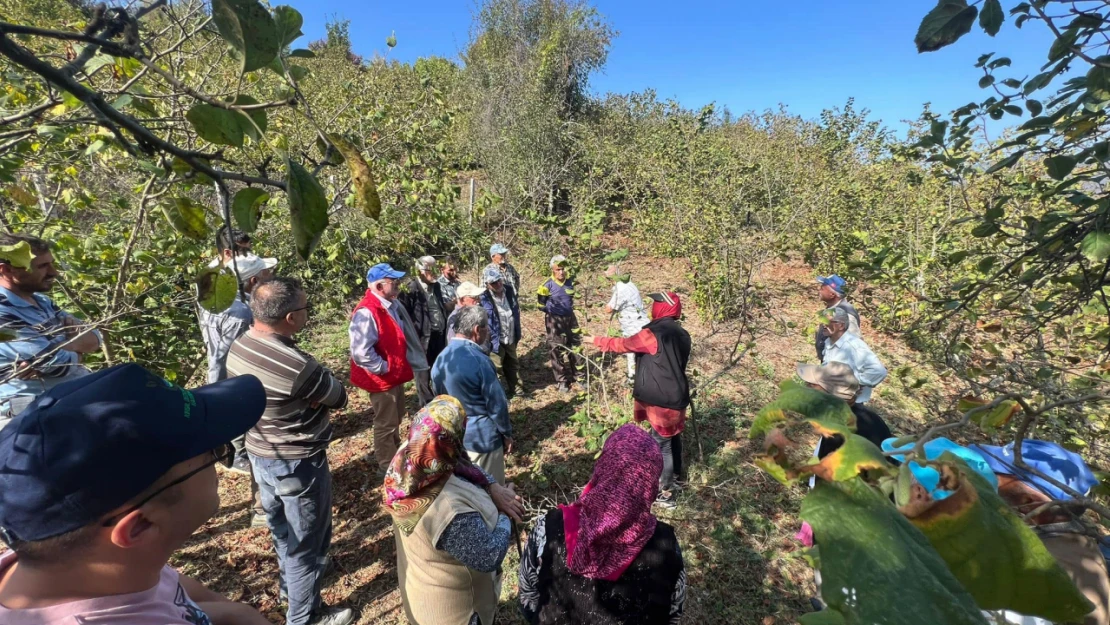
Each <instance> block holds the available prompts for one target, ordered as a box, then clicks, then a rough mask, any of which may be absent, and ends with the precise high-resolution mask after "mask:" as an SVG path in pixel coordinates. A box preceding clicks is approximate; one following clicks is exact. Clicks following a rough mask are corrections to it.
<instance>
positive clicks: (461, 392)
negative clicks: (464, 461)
mask: <svg viewBox="0 0 1110 625" xmlns="http://www.w3.org/2000/svg"><path fill="white" fill-rule="evenodd" d="M432 385H433V387H434V388H435V392H436V394H437V395H450V396H451V397H454V398H455V399H457V400H459V402H461V403H462V405H463V408H465V409H466V434H465V435H464V436H463V447H465V448H466V450H467V451H473V452H476V453H480V454H484V453H489V452H491V451H494V450H495V449H498V448H500V447H502V446H504V444H505V443H504V440H503V439H502V437H504V436H509V437H511V436H512V435H513V426H512V424H511V423H509V401H508V399H506V398H505V390H504V389H502V388H501V382H500V381H499V380H498V379H497V372H496V371H495V370H494V369H493V361H491V360H490V358H489V356H487V355H486V354H485V352H483V351H482V348H480V347H478V345H477V344H475V343H474V342H473V341H468V340H467V339H460V338H453V339H451V340H450V341H449V342H448V343H447V348H446V349H444V350H443V351H442V352H440V354H439V357H438V358H436V362H435V364H434V365H432Z"/></svg>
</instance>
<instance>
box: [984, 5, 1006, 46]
mask: <svg viewBox="0 0 1110 625" xmlns="http://www.w3.org/2000/svg"><path fill="white" fill-rule="evenodd" d="M1005 20H1006V15H1005V14H1004V13H1003V12H1002V5H1001V4H1000V3H999V2H998V0H986V2H984V3H983V10H982V11H980V12H979V26H981V27H982V28H983V30H984V31H986V33H987V34H988V35H990V36H991V37H993V36H995V35H997V34H998V31H999V30H1000V29H1001V28H1002V22H1003V21H1005Z"/></svg>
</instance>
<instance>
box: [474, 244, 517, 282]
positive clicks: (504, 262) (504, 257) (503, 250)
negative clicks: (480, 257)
mask: <svg viewBox="0 0 1110 625" xmlns="http://www.w3.org/2000/svg"><path fill="white" fill-rule="evenodd" d="M489 257H490V260H491V261H493V264H495V265H497V266H498V267H500V268H501V273H502V274H504V275H505V278H506V280H507V281H506V284H508V285H509V286H511V287H513V292H514V293H520V273H519V272H517V270H516V267H513V266H512V264H510V263H509V248H507V247H505V246H504V245H503V244H501V243H494V244H493V246H492V247H490V248H489ZM480 286H486V285H485V283H484V282H483V283H482V284H481V285H480Z"/></svg>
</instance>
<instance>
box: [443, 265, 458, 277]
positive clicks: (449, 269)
mask: <svg viewBox="0 0 1110 625" xmlns="http://www.w3.org/2000/svg"><path fill="white" fill-rule="evenodd" d="M443 275H444V276H445V277H446V278H447V279H448V280H454V279H455V278H458V277H459V268H458V267H456V266H454V265H452V264H451V263H443Z"/></svg>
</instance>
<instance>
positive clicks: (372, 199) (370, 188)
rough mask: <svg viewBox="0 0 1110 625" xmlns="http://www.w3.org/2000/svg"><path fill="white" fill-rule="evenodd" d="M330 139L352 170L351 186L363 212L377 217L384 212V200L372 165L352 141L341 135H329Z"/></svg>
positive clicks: (373, 217)
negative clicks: (379, 192)
mask: <svg viewBox="0 0 1110 625" xmlns="http://www.w3.org/2000/svg"><path fill="white" fill-rule="evenodd" d="M328 140H329V141H331V144H332V146H334V147H335V149H336V150H339V153H340V154H342V155H343V160H344V161H345V162H346V163H347V167H348V168H350V170H351V187H352V188H353V189H354V191H355V196H356V197H357V198H358V206H359V208H361V209H362V213H363V214H364V215H366V216H367V217H369V218H370V219H377V218H378V216H379V215H381V214H382V200H381V198H380V197H379V196H378V184H377V183H376V182H374V173H373V172H372V171H370V165H368V164H367V163H366V159H364V158H363V157H362V154H361V153H359V151H358V148H356V147H355V146H353V145H351V142H350V141H347V140H346V139H345V138H343V137H341V136H339V135H328Z"/></svg>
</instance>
